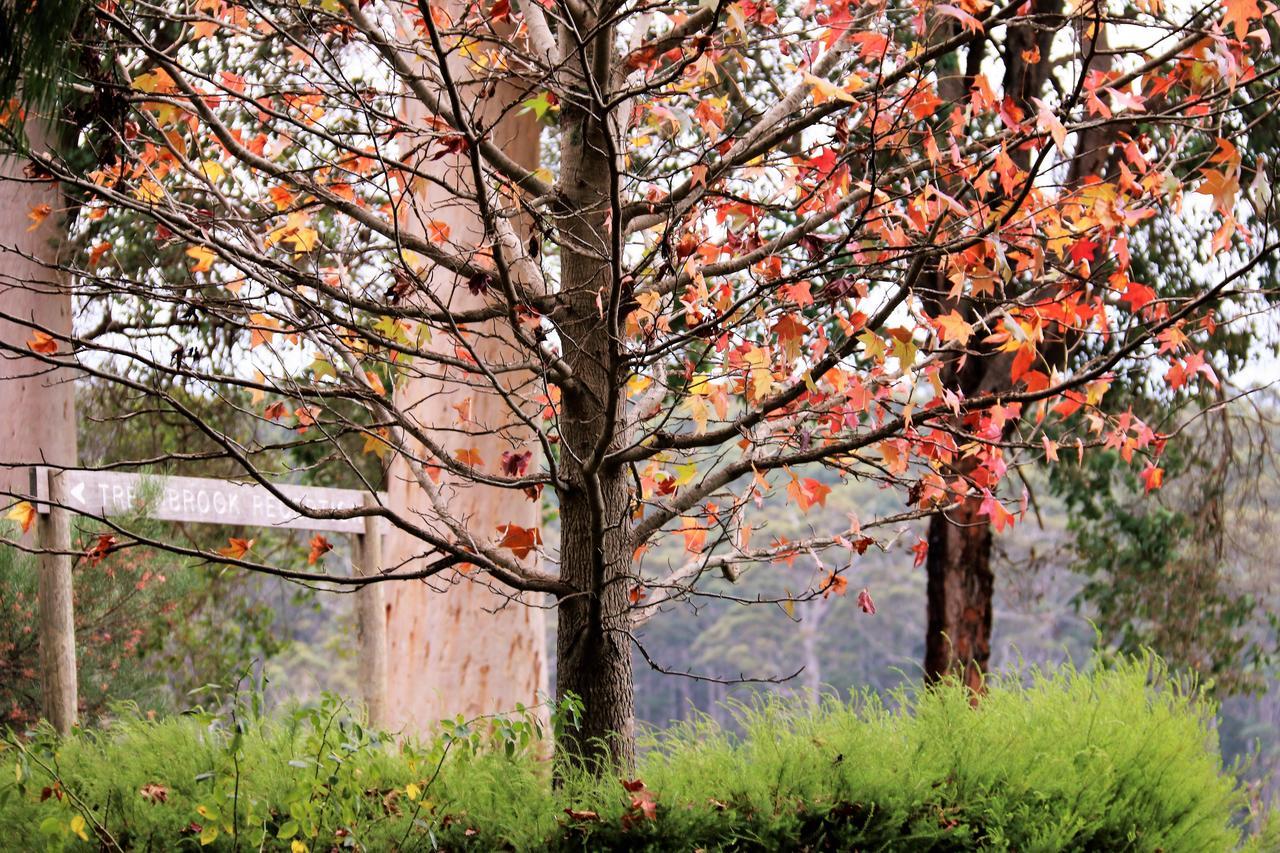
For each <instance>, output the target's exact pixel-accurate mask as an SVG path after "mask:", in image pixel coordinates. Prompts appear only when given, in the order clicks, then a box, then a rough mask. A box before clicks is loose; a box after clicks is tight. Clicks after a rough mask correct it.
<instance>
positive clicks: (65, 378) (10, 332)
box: [0, 120, 76, 503]
mask: <svg viewBox="0 0 1280 853" xmlns="http://www.w3.org/2000/svg"><path fill="white" fill-rule="evenodd" d="M27 129H28V133H29V134H30V136H31V145H32V148H33V149H35V150H40V149H42V148H47V147H48V144H49V142H48V140H50V139H52V136H53V135H52V134H51V133H48V132H46V130H45V129H44V128H43V126H42V125H41V124H40V123H39V121H38V120H33V121H31V122H29V123H28V128H27ZM25 165H26V164H25V161H23V160H20V159H19V158H16V157H5V156H0V312H3V313H4V314H6V315H9V316H12V317H14V318H20V319H21V320H23V321H26V322H28V323H30V324H32V325H34V326H38V327H41V328H45V329H49V330H51V331H53V332H55V333H59V334H69V333H70V331H71V291H70V289H69V288H68V287H67V286H66V282H65V279H64V277H63V276H62V275H61V274H59V273H57V272H55V271H52V270H49V269H46V268H45V266H44V265H43V263H41V261H43V262H45V263H53V262H55V261H56V260H57V256H58V253H59V252H60V251H61V249H62V244H63V242H64V240H65V237H66V222H65V218H64V217H63V216H62V215H61V212H60V211H59V207H60V206H61V204H62V199H61V196H60V195H59V193H58V190H57V187H56V185H55V184H53V183H50V182H37V181H32V180H29V179H27V178H25V177H24V175H23V167H24V166H25ZM41 204H48V205H49V206H50V207H51V208H52V210H53V212H52V213H51V214H50V215H49V216H48V217H47V218H46V219H45V220H44V221H43V222H42V223H40V225H38V226H37V227H35V228H30V226H31V225H32V222H31V220H30V219H29V218H28V213H30V212H31V211H32V210H33V209H35V208H36V207H37V206H39V205H41ZM29 229H30V230H29ZM33 258H35V259H39V260H33ZM31 336H32V329H31V326H28V325H24V324H23V323H20V322H11V321H9V320H5V319H3V318H0V341H3V342H4V346H3V349H0V403H2V405H0V448H3V456H2V458H0V465H2V466H3V467H0V484H2V485H3V488H4V490H5V491H6V492H8V493H10V494H27V493H28V486H29V482H30V475H29V472H28V467H29V466H31V465H42V464H43V465H53V466H59V465H62V466H66V465H75V464H76V416H75V389H74V386H73V385H72V381H71V380H72V379H73V375H72V374H71V373H70V372H69V371H66V370H62V369H50V368H49V366H48V365H46V364H42V363H41V362H39V361H36V360H34V359H31V358H25V357H23V356H22V353H24V352H26V351H27V341H29V340H30V339H31ZM66 349H67V348H66V345H65V344H64V345H63V346H62V347H61V351H62V352H66ZM6 503H7V501H6Z"/></svg>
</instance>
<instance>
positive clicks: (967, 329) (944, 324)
mask: <svg viewBox="0 0 1280 853" xmlns="http://www.w3.org/2000/svg"><path fill="white" fill-rule="evenodd" d="M933 325H934V327H935V328H936V329H937V330H938V337H939V338H940V339H941V340H942V341H943V342H947V341H959V342H960V346H965V345H966V344H968V343H969V338H971V337H973V326H971V325H969V323H968V322H966V321H965V319H964V317H962V316H960V312H959V311H956V310H955V309H954V308H952V309H951V313H949V314H944V315H942V316H941V317H937V318H935V319H934V321H933Z"/></svg>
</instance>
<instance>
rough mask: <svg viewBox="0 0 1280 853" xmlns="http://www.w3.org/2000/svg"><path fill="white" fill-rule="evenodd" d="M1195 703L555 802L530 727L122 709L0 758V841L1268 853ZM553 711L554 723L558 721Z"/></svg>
mask: <svg viewBox="0 0 1280 853" xmlns="http://www.w3.org/2000/svg"><path fill="white" fill-rule="evenodd" d="M1209 711H1210V709H1209V708H1207V707H1206V705H1205V704H1204V702H1203V701H1202V700H1200V699H1199V698H1198V697H1197V696H1196V694H1195V693H1194V691H1191V690H1188V689H1185V688H1184V687H1182V686H1180V685H1179V684H1177V683H1174V682H1171V681H1170V680H1169V679H1168V678H1167V677H1166V676H1165V674H1164V673H1163V671H1162V670H1161V669H1160V668H1159V667H1158V666H1157V665H1153V664H1152V662H1151V661H1133V662H1128V663H1124V664H1121V665H1119V666H1116V667H1112V668H1109V669H1105V670H1103V669H1099V670H1096V671H1090V672H1083V671H1079V670H1076V669H1072V668H1063V669H1060V670H1057V671H1054V672H1052V673H1039V672H1037V673H1033V674H1031V675H1030V676H1024V677H1022V678H1021V679H1020V680H1013V679H996V680H994V681H993V683H992V684H991V689H990V692H989V693H988V694H987V695H986V696H985V697H984V698H983V700H982V701H981V703H980V704H979V705H978V706H977V707H976V708H975V707H972V706H971V704H970V702H969V697H968V696H967V695H966V693H965V692H964V691H963V689H962V688H959V687H955V686H946V687H943V688H940V689H935V690H929V691H920V692H918V693H914V694H910V695H909V694H906V693H903V694H899V695H897V696H895V697H894V698H893V700H892V701H891V702H890V703H882V702H879V701H877V700H875V699H873V698H870V697H859V698H857V699H855V700H854V701H851V702H836V701H829V702H827V703H825V704H822V705H821V706H820V707H816V708H811V707H806V706H802V705H796V704H789V703H786V702H782V701H771V702H764V703H761V704H757V705H754V706H752V707H743V708H740V709H738V713H737V721H736V725H735V726H734V727H733V729H732V730H730V729H726V728H723V727H720V726H717V725H716V724H714V723H712V722H711V721H708V720H704V721H701V722H698V723H695V724H690V725H681V726H677V727H674V728H671V729H667V730H665V731H659V732H651V733H648V734H646V735H645V736H643V738H642V741H643V744H642V753H641V755H642V757H641V759H640V762H639V766H638V767H637V768H636V770H635V773H634V774H627V776H626V778H618V777H610V778H605V779H591V778H588V777H585V776H571V777H570V778H567V779H565V780H564V781H563V784H561V785H559V786H554V785H553V784H552V782H551V779H552V770H551V766H550V762H549V761H548V760H547V759H546V757H545V747H542V746H539V744H538V740H537V738H538V726H537V723H536V721H535V719H534V717H533V716H532V715H527V714H525V715H519V714H517V715H515V716H513V717H511V718H509V719H503V720H497V721H494V720H485V721H480V722H476V723H472V724H470V725H466V724H461V723H456V724H450V725H447V726H445V727H444V728H443V729H442V731H441V733H440V735H439V736H438V737H437V738H435V739H434V740H432V741H430V742H423V743H413V742H409V743H406V742H402V741H399V740H397V739H395V738H392V737H389V736H386V735H382V734H379V733H376V732H370V731H368V730H366V729H364V728H362V727H361V726H360V725H359V724H358V723H357V722H356V721H355V720H353V719H352V717H351V715H350V713H349V712H348V710H347V709H346V708H345V707H344V706H343V705H342V704H341V703H339V702H336V701H328V702H325V703H322V704H321V705H319V706H316V707H309V708H300V709H297V710H295V711H293V712H291V713H287V714H274V715H262V714H259V713H256V712H255V710H254V709H253V708H252V707H250V706H248V705H247V704H245V703H241V704H240V705H238V706H236V710H235V712H234V713H231V712H228V713H225V714H212V713H193V714H189V715H185V716H182V717H176V718H169V719H160V720H147V719H141V718H138V717H136V716H130V715H128V714H122V715H121V716H119V717H117V718H116V719H115V720H113V721H112V722H111V723H109V724H108V725H106V726H104V727H103V728H102V729H100V730H95V731H87V732H83V733H78V734H76V735H74V736H72V737H70V738H67V739H64V740H61V741H58V740H55V739H53V738H52V737H50V736H48V735H47V734H46V733H36V734H35V736H34V737H31V736H27V737H15V736H11V737H10V738H9V740H8V743H7V745H6V748H5V750H4V751H3V752H0V765H2V766H3V767H4V770H3V776H2V777H0V838H3V839H4V840H3V842H0V845H2V846H3V847H4V848H5V849H14V850H39V849H68V850H98V849H105V850H114V849H124V850H200V849H206V850H210V849H211V850H237V849H238V850H289V851H301V850H308V851H319V850H344V849H359V850H369V851H380V850H432V849H464V848H466V849H477V850H496V849H516V850H535V849H558V850H695V849H704V850H724V849H733V850H737V849H742V850H747V849H752V850H781V849H811V850H824V849H825V850H855V849H856V850H957V851H959V850H1017V851H1060V850H1134V851H1164V853H1176V851H1188V853H1203V851H1219V850H1223V851H1225V850H1234V849H1239V848H1241V847H1244V848H1246V849H1253V850H1272V849H1280V845H1277V841H1278V840H1280V839H1277V837H1276V836H1275V833H1274V829H1273V830H1272V831H1271V833H1270V834H1269V835H1268V834H1266V833H1264V835H1261V836H1253V837H1249V838H1245V837H1244V835H1243V833H1242V831H1241V829H1240V825H1241V818H1242V809H1243V807H1244V798H1243V796H1242V794H1241V792H1240V791H1239V789H1238V787H1237V785H1236V783H1235V780H1234V778H1233V776H1232V775H1231V773H1230V772H1228V771H1227V769H1225V768H1224V767H1223V766H1222V762H1221V759H1220V757H1219V755H1218V752H1217V748H1216V738H1215V736H1214V734H1213V731H1212V728H1211V719H1212V717H1211V714H1210V713H1209ZM558 713H559V714H565V713H572V708H563V709H561V710H560V711H559V712H558Z"/></svg>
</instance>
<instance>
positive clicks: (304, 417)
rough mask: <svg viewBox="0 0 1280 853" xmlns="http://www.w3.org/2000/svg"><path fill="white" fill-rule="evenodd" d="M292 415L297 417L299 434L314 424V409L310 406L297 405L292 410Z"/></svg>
mask: <svg viewBox="0 0 1280 853" xmlns="http://www.w3.org/2000/svg"><path fill="white" fill-rule="evenodd" d="M293 416H294V417H295V418H297V419H298V426H297V429H298V433H299V434H302V433H305V432H306V431H307V428H308V427H312V426H315V423H316V409H315V408H314V407H312V406H299V407H298V408H296V409H294V410H293Z"/></svg>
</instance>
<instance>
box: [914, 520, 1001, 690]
mask: <svg viewBox="0 0 1280 853" xmlns="http://www.w3.org/2000/svg"><path fill="white" fill-rule="evenodd" d="M981 503H982V502H981V499H979V498H975V497H970V498H966V499H965V500H964V502H963V503H961V504H958V505H956V506H955V507H953V508H951V509H949V510H947V511H946V512H939V513H937V514H935V515H934V516H933V517H931V518H930V519H929V556H928V561H927V566H928V572H929V580H928V601H929V605H928V616H929V623H928V628H927V633H926V635H925V650H924V673H925V678H926V680H928V681H930V682H933V681H937V680H939V679H941V678H944V677H945V676H947V675H949V674H955V675H956V676H958V677H959V678H960V679H961V680H962V681H963V682H964V683H965V685H966V686H968V687H969V688H970V689H972V690H974V691H979V690H981V688H982V678H983V675H984V674H985V673H986V671H987V665H988V663H989V662H990V659H991V615H992V592H993V590H994V588H995V576H994V575H993V574H992V572H991V525H989V524H988V523H987V520H986V518H985V517H983V516H980V515H978V508H979V507H980V506H981Z"/></svg>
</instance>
